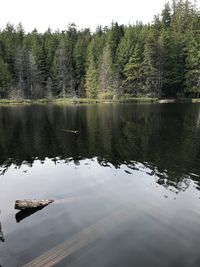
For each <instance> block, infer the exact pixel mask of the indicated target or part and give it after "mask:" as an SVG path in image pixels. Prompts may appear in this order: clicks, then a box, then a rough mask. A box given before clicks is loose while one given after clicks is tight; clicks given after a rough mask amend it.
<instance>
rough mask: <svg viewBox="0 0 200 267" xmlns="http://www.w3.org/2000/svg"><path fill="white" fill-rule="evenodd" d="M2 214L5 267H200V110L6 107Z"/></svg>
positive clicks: (1, 135)
mask: <svg viewBox="0 0 200 267" xmlns="http://www.w3.org/2000/svg"><path fill="white" fill-rule="evenodd" d="M63 129H71V130H79V131H80V134H79V135H76V134H73V133H69V132H65V131H63ZM33 198H38V199H46V198H48V199H54V200H55V203H53V204H51V205H49V206H48V207H45V208H44V209H42V210H40V211H37V212H35V213H33V214H28V213H18V211H17V210H15V209H14V202H15V200H16V199H33ZM0 210H1V214H0V221H1V225H0V230H1V232H0V265H1V266H2V267H13V266H14V267H18V266H24V265H25V264H27V265H26V266H70V267H104V266H105V267H122V266H124V267H129V266H130V267H133V266H136V267H140V266H141V267H146V266H148V267H157V266H159V267H162V266H164V267H165V266H166V267H167V266H170V267H171V266H175V267H176V266H178V267H179V266H181V267H185V266H187V267H190V266H191V267H199V266H200V105H199V104H166V105H159V104H104V105H83V106H54V105H48V106H37V105H35V106H34V105H33V106H13V107H6V106H2V107H0ZM40 256H42V257H40ZM38 257H39V258H38ZM32 261H33V262H32ZM34 264H35V265H34ZM45 264H47V265H45Z"/></svg>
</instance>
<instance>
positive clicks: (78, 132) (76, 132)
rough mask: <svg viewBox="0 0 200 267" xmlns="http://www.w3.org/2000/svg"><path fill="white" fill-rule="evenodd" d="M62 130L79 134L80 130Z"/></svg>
mask: <svg viewBox="0 0 200 267" xmlns="http://www.w3.org/2000/svg"><path fill="white" fill-rule="evenodd" d="M62 131H64V132H67V133H73V134H79V131H74V130H68V129H62Z"/></svg>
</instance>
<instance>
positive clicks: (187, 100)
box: [0, 97, 200, 105]
mask: <svg viewBox="0 0 200 267" xmlns="http://www.w3.org/2000/svg"><path fill="white" fill-rule="evenodd" d="M177 102H178V103H200V99H197V98H195V99H192V98H184V99H181V100H176V99H162V100H158V99H157V98H149V97H121V98H119V99H100V98H99V99H92V98H76V99H73V98H55V99H51V100H49V99H45V98H44V99H37V100H34V99H0V105H20V104H48V103H52V104H57V105H67V104H101V103H160V104H166V103H177Z"/></svg>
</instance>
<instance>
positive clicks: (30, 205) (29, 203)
mask: <svg viewBox="0 0 200 267" xmlns="http://www.w3.org/2000/svg"><path fill="white" fill-rule="evenodd" d="M53 201H54V200H49V199H45V200H37V199H33V200H16V201H15V209H17V210H25V209H35V208H42V207H45V206H47V205H49V204H51V203H52V202H53Z"/></svg>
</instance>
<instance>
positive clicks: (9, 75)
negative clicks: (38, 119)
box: [0, 0, 200, 99]
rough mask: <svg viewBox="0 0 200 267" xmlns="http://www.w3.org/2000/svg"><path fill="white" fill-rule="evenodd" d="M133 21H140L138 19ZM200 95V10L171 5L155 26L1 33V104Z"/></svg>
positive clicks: (19, 28)
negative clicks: (24, 101)
mask: <svg viewBox="0 0 200 267" xmlns="http://www.w3.org/2000/svg"><path fill="white" fill-rule="evenodd" d="M133 19H134V18H133ZM125 95H126V96H134V97H155V98H162V97H169V98H170V97H173V98H176V97H197V98H199V97H200V12H199V9H198V7H197V5H196V3H195V2H194V3H192V2H190V1H188V0H180V1H175V0H173V1H172V2H170V3H166V4H165V6H164V7H163V10H162V11H161V13H160V14H159V15H156V16H155V17H154V19H153V21H152V23H149V24H143V23H142V22H137V23H135V24H133V25H119V24H118V23H117V22H112V24H111V25H110V26H109V27H107V26H105V27H102V26H98V27H97V28H96V30H95V31H94V32H92V31H91V30H90V29H89V28H87V29H81V30H78V29H77V27H76V25H75V24H73V23H72V24H70V25H68V27H67V29H66V30H65V31H60V30H57V31H54V32H53V31H52V30H51V29H50V28H49V29H47V31H46V32H44V33H39V32H38V31H37V29H34V30H33V31H32V32H29V33H26V32H25V30H24V27H23V25H22V24H21V23H20V24H19V25H17V26H14V25H12V24H11V23H7V25H6V27H5V28H4V29H1V30H0V98H2V99H3V98H4V99H5V98H8V99H14V98H15V99H41V98H47V99H54V98H65V97H80V98H81V97H87V98H94V99H95V98H104V99H113V98H118V97H121V96H125Z"/></svg>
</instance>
